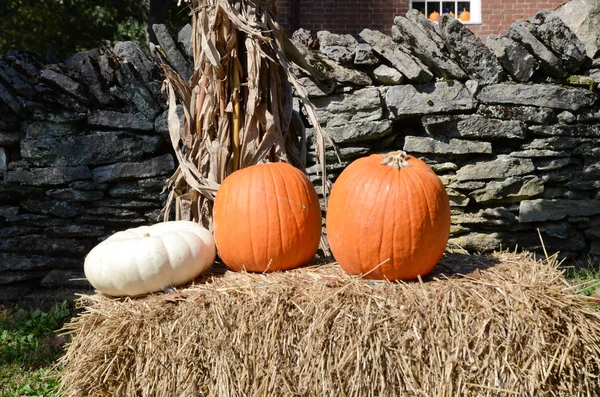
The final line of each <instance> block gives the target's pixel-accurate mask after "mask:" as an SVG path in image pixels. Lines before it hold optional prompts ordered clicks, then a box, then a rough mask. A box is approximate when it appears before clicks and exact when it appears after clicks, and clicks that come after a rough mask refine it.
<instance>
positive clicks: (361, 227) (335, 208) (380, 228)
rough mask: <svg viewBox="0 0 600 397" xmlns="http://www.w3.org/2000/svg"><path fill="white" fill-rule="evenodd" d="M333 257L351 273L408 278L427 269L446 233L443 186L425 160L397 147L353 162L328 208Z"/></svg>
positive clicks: (335, 188)
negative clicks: (388, 151) (385, 152)
mask: <svg viewBox="0 0 600 397" xmlns="http://www.w3.org/2000/svg"><path fill="white" fill-rule="evenodd" d="M326 225H327V238H328V240H329V245H330V248H331V252H332V253H333V256H334V257H335V259H336V260H337V261H338V263H339V264H340V266H341V267H342V268H343V269H344V270H345V271H346V272H347V273H349V274H354V275H362V276H364V277H365V278H369V279H387V280H390V281H394V280H410V279H414V278H416V277H417V276H419V275H420V276H424V275H426V274H427V273H429V272H430V271H431V270H432V269H433V268H434V266H435V265H436V264H437V262H438V261H439V260H440V258H441V256H442V254H443V253H444V250H445V248H446V244H447V242H448V237H449V234H450V202H449V200H448V195H447V194H446V190H445V188H444V185H443V184H442V182H441V180H440V179H439V178H438V176H437V175H436V174H435V173H434V172H433V171H432V170H431V168H429V166H427V164H425V163H424V162H423V161H421V160H419V159H417V158H415V157H412V156H410V155H408V154H406V153H405V152H402V151H398V152H392V153H388V154H386V155H383V154H374V155H371V156H368V157H364V158H361V159H358V160H356V161H354V162H353V163H352V164H350V165H349V166H348V167H347V168H346V169H345V170H344V171H343V172H342V173H341V174H340V176H339V177H338V179H337V181H336V182H335V184H334V185H333V188H332V190H331V195H330V198H329V207H328V210H327V222H326Z"/></svg>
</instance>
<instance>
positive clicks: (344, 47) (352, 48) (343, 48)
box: [317, 30, 358, 64]
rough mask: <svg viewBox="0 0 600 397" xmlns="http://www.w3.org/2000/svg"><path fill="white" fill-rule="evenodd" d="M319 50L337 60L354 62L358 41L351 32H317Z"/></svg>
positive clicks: (345, 62)
mask: <svg viewBox="0 0 600 397" xmlns="http://www.w3.org/2000/svg"><path fill="white" fill-rule="evenodd" d="M317 38H318V39H319V50H320V51H321V52H322V53H323V54H325V55H326V56H327V57H329V58H330V59H331V60H333V61H335V62H339V63H341V64H351V63H353V62H354V56H355V53H356V46H357V45H358V41H356V39H355V38H354V37H353V36H352V35H351V34H336V33H331V32H329V31H327V30H321V31H319V32H317Z"/></svg>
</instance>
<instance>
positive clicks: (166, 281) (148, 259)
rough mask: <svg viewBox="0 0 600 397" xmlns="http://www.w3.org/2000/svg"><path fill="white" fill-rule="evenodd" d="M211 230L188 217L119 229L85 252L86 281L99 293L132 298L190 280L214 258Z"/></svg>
mask: <svg viewBox="0 0 600 397" xmlns="http://www.w3.org/2000/svg"><path fill="white" fill-rule="evenodd" d="M215 256H216V248H215V240H214V239H213V236H212V234H211V233H210V232H209V231H208V230H206V229H205V228H204V227H202V226H201V225H199V224H197V223H195V222H190V221H172V222H163V223H157V224H155V225H152V226H141V227H136V228H133V229H128V230H124V231H122V232H117V233H115V234H113V235H112V236H110V237H109V238H107V239H106V240H104V241H103V242H101V243H100V244H98V245H97V246H95V247H94V248H93V249H92V250H91V251H90V252H89V253H88V255H87V256H86V258H85V263H84V271H85V276H86V278H87V280H88V281H89V282H90V284H92V286H93V287H94V288H96V289H97V290H98V291H100V292H102V293H105V294H107V295H113V296H127V295H128V296H133V295H141V294H146V293H149V292H154V291H160V290H162V289H164V288H165V287H168V286H178V285H182V284H185V283H187V282H190V281H192V280H193V279H195V278H196V277H197V276H198V275H200V274H201V273H202V272H204V271H205V270H206V269H208V268H209V267H210V265H212V263H213V262H214V261H215Z"/></svg>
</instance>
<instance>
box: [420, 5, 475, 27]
mask: <svg viewBox="0 0 600 397" xmlns="http://www.w3.org/2000/svg"><path fill="white" fill-rule="evenodd" d="M409 7H410V8H414V9H416V10H419V11H420V12H421V14H423V15H425V16H426V17H427V18H429V16H430V15H431V14H432V13H433V12H434V11H435V12H437V13H438V14H450V15H452V16H454V17H455V18H457V19H459V18H460V14H461V13H462V12H464V11H468V12H469V14H470V18H469V20H468V21H462V22H463V23H466V24H479V23H481V0H462V1H458V0H453V1H444V0H411V1H410V5H409Z"/></svg>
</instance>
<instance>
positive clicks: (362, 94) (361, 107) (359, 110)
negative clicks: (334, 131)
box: [312, 87, 383, 127]
mask: <svg viewBox="0 0 600 397" xmlns="http://www.w3.org/2000/svg"><path fill="white" fill-rule="evenodd" d="M312 102H313V104H314V105H315V107H316V110H317V116H318V117H319V122H320V123H322V124H323V125H326V126H328V127H337V126H343V125H346V123H349V122H359V121H374V120H381V119H382V118H383V106H382V100H381V95H380V93H379V90H378V89H377V88H375V87H370V88H364V89H361V90H357V91H354V92H353V93H351V94H338V95H331V96H328V97H325V98H314V99H313V100H312Z"/></svg>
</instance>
